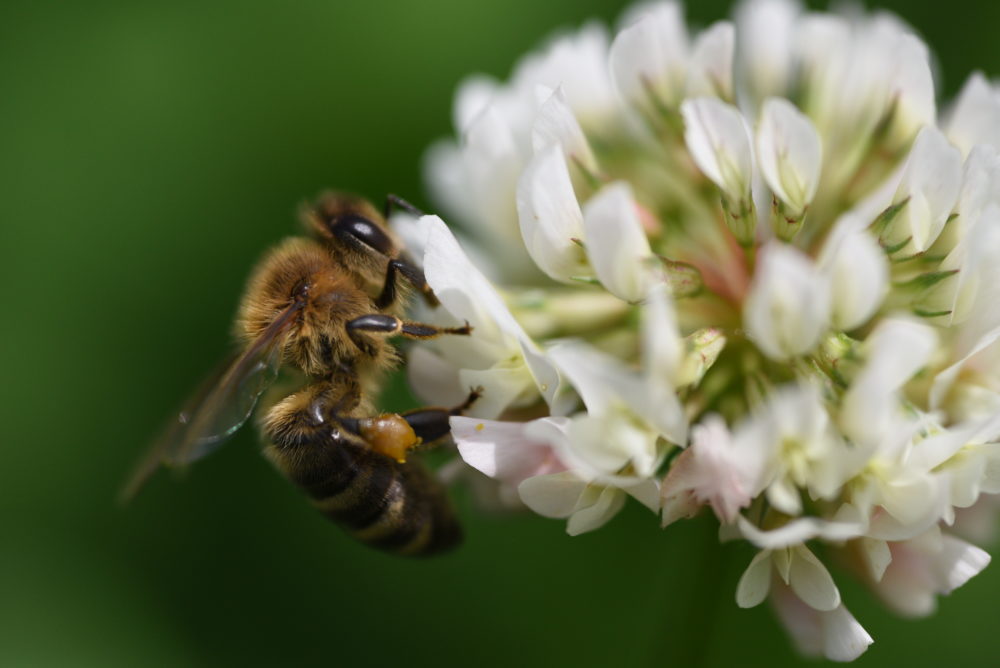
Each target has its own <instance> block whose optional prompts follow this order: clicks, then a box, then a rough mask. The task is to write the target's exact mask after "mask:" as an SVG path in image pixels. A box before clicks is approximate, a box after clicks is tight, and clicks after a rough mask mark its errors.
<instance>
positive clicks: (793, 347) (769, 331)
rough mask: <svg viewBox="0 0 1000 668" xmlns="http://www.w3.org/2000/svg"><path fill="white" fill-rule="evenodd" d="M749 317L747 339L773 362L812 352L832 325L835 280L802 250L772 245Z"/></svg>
mask: <svg viewBox="0 0 1000 668" xmlns="http://www.w3.org/2000/svg"><path fill="white" fill-rule="evenodd" d="M743 317H744V322H745V326H746V330H747V334H748V335H749V336H750V338H751V339H752V340H753V341H754V343H756V344H757V346H758V347H759V348H760V349H761V350H762V351H763V352H764V353H765V354H766V355H767V356H768V357H771V358H773V359H777V360H784V359H788V358H789V357H792V356H794V355H800V354H802V353H805V352H808V351H810V350H812V349H813V348H814V347H815V345H816V344H817V343H818V342H819V339H820V337H821V336H822V335H823V334H824V333H825V332H826V330H827V327H828V325H829V319H830V285H829V281H828V279H827V278H826V277H825V276H823V275H822V274H821V273H820V272H819V271H818V270H817V269H816V267H815V266H814V265H813V264H812V261H811V260H810V259H809V257H808V256H806V255H805V254H803V253H802V252H801V251H798V250H796V249H794V248H793V247H791V246H789V245H786V244H783V243H779V242H772V243H770V244H768V245H767V246H765V247H763V248H762V249H761V252H760V258H759V262H758V266H757V270H756V273H755V275H754V279H753V283H752V284H751V285H750V293H749V295H748V296H747V299H746V301H745V302H744V305H743Z"/></svg>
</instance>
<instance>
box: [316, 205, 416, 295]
mask: <svg viewBox="0 0 1000 668" xmlns="http://www.w3.org/2000/svg"><path fill="white" fill-rule="evenodd" d="M303 221H304V223H305V225H306V228H307V230H308V232H309V233H310V235H312V236H313V237H315V238H317V239H319V240H320V241H322V242H323V243H324V244H325V245H326V246H327V247H328V248H329V249H330V251H331V253H333V255H334V257H335V258H336V260H337V261H338V262H340V263H341V264H344V265H346V266H348V267H349V268H350V269H351V270H352V271H355V272H357V273H359V274H361V275H362V276H364V277H365V278H367V279H371V280H375V281H377V280H378V277H379V276H380V275H383V274H384V273H385V262H386V260H387V259H390V258H395V257H396V256H397V255H398V252H399V251H398V248H399V246H398V244H397V242H396V240H395V237H394V236H393V234H392V232H390V231H389V228H388V226H387V225H386V223H385V218H384V217H383V216H382V214H381V213H379V211H378V210H377V209H376V208H375V207H374V206H372V204H371V203H370V202H368V200H366V199H364V198H362V197H358V196H356V195H349V194H344V193H324V194H323V195H321V196H320V197H319V199H318V201H317V202H316V204H314V205H313V206H310V207H307V208H306V209H305V210H304V212H303Z"/></svg>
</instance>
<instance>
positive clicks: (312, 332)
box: [123, 193, 479, 555]
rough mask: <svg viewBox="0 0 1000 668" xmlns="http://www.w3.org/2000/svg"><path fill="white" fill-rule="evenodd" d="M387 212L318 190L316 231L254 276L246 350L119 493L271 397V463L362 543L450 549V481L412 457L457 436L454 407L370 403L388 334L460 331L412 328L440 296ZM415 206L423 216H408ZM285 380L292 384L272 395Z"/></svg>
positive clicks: (223, 436)
mask: <svg viewBox="0 0 1000 668" xmlns="http://www.w3.org/2000/svg"><path fill="white" fill-rule="evenodd" d="M393 205H395V206H400V207H403V208H408V209H411V210H413V209H412V206H411V205H409V204H408V203H406V202H405V200H401V199H399V198H397V197H394V196H390V197H389V198H388V200H387V202H386V208H385V212H384V214H383V213H380V212H379V211H378V210H376V209H375V207H373V206H372V205H371V204H370V203H369V202H367V201H366V200H364V199H362V198H359V197H356V196H352V195H346V194H338V193H328V194H325V195H322V196H321V197H320V198H319V200H318V202H317V203H316V204H315V205H314V206H310V207H307V208H306V209H305V210H304V211H303V216H302V218H303V221H304V223H305V226H306V231H307V234H308V236H306V237H293V238H289V239H286V240H284V241H283V242H281V243H280V244H279V245H278V246H277V247H276V248H274V249H273V250H272V251H270V252H269V253H268V254H267V255H266V256H265V257H264V259H263V260H262V261H261V262H260V264H259V265H258V266H257V268H256V269H255V270H254V271H253V273H252V274H251V276H250V279H249V282H248V284H247V288H246V291H245V294H244V296H243V299H242V303H241V305H240V308H239V314H238V317H237V319H236V324H235V333H236V338H237V340H238V341H239V343H240V344H241V346H242V352H240V353H239V354H238V355H237V356H235V358H234V359H233V360H232V361H231V362H230V363H229V364H227V365H225V366H223V367H221V372H220V373H217V374H216V375H215V376H214V377H212V378H210V379H209V380H208V381H206V383H205V384H204V385H203V387H202V388H201V389H200V390H199V391H197V392H196V393H195V394H194V396H193V397H192V398H191V400H190V401H189V402H188V403H187V405H186V406H185V407H184V409H183V410H181V412H180V413H179V414H178V415H177V417H176V419H174V420H172V421H171V423H170V424H169V426H168V428H167V429H166V430H165V431H164V433H163V434H162V436H161V437H160V438H159V439H158V440H157V441H156V442H155V443H154V445H153V447H152V448H151V450H150V453H149V455H148V456H147V457H146V458H145V459H144V460H143V461H142V462H141V463H140V465H139V466H138V467H137V469H136V471H135V473H134V474H133V476H132V478H131V479H130V480H129V482H128V484H127V485H126V487H125V490H124V492H123V496H124V497H125V498H130V497H131V496H133V495H134V494H135V493H136V492H137V491H138V489H139V488H140V487H141V486H142V485H143V484H144V483H145V481H146V480H147V478H148V477H149V476H150V475H151V474H152V473H153V472H154V471H155V470H156V468H157V467H158V466H159V465H160V464H161V463H162V464H166V465H170V466H178V465H185V464H189V463H191V462H193V461H195V460H197V459H200V458H201V457H204V456H205V455H207V454H209V453H210V452H212V451H213V450H215V449H216V448H218V447H219V446H220V445H221V444H222V443H224V442H225V441H226V440H227V439H228V438H229V437H230V436H231V435H232V434H233V433H234V432H235V431H236V430H237V429H239V428H240V427H241V426H242V425H243V424H244V423H245V422H246V421H247V420H248V419H249V417H250V415H251V413H252V412H253V411H254V408H255V405H256V404H257V403H258V400H259V399H260V398H261V396H262V395H264V396H265V400H264V401H263V403H264V405H265V406H264V408H263V410H262V414H263V415H262V418H261V419H260V426H261V431H262V434H263V436H264V440H265V441H266V446H265V449H264V454H265V456H266V457H267V458H268V459H269V460H270V461H271V462H272V463H273V464H274V465H275V467H277V469H278V470H279V471H281V472H282V473H283V474H284V475H285V476H286V477H287V478H288V479H289V480H291V481H292V482H293V483H295V484H296V485H297V486H298V487H300V488H301V489H302V490H303V491H304V492H305V493H306V494H307V495H308V496H309V497H310V499H311V500H312V503H313V505H314V506H316V508H318V509H319V510H320V512H322V513H323V514H324V515H325V516H326V517H328V518H329V519H331V520H333V521H334V522H336V523H337V524H339V525H341V526H342V527H343V528H345V529H346V530H347V531H348V532H350V533H351V534H353V535H354V536H355V537H356V538H358V539H359V540H361V541H362V542H364V543H367V544H368V545H371V546H373V547H376V548H381V549H384V550H387V551H390V552H394V553H397V554H408V555H428V554H432V553H435V552H440V551H443V550H446V549H448V548H451V547H453V546H454V545H456V544H457V543H458V542H459V541H460V539H461V528H460V526H459V524H458V522H457V520H456V518H455V516H454V514H453V512H452V510H451V506H450V504H449V502H448V498H447V495H446V493H445V490H444V488H443V486H442V485H441V484H440V483H439V482H438V481H437V480H436V479H435V478H434V477H433V476H432V475H431V474H430V473H429V472H428V471H427V470H426V469H425V468H423V467H422V466H421V465H420V463H419V462H416V461H413V460H412V459H410V460H408V459H407V453H408V452H409V451H410V450H411V449H412V448H414V447H415V446H417V445H419V444H421V443H433V442H435V441H439V440H441V439H443V438H444V437H446V436H447V435H448V433H449V425H448V420H449V418H450V417H451V416H452V415H458V414H461V413H462V412H463V411H464V410H466V409H467V408H469V406H471V404H472V403H473V402H474V401H475V400H476V399H477V398H478V396H479V392H478V391H477V390H473V391H471V392H470V394H469V397H468V398H467V400H466V401H465V402H464V403H463V404H462V405H460V406H456V407H453V408H422V409H418V410H414V411H411V412H408V413H401V414H396V413H388V414H379V413H378V412H377V411H376V410H375V408H374V406H373V405H372V401H371V397H372V396H373V395H374V394H375V393H376V392H377V389H378V384H379V380H380V379H381V377H382V376H383V375H384V374H385V373H386V372H387V371H388V370H390V369H391V368H393V367H394V366H395V365H397V364H398V362H399V354H398V352H397V351H396V349H395V347H394V346H393V345H391V343H390V342H389V338H390V337H395V336H402V337H405V338H409V339H429V338H435V337H438V336H443V335H458V336H464V335H468V334H469V333H470V332H471V327H469V325H468V323H466V325H465V326H463V327H453V328H442V327H436V326H434V325H429V324H424V323H420V322H411V321H408V320H404V319H403V318H402V317H401V316H402V312H403V309H404V308H405V305H406V302H407V299H408V296H409V295H410V294H412V292H413V291H417V292H419V293H420V294H421V295H422V297H423V298H424V299H425V300H426V301H427V302H428V303H429V304H431V305H434V304H436V299H435V297H434V295H433V292H432V291H431V289H430V287H429V286H428V285H427V282H426V280H425V279H424V275H423V273H422V271H421V270H420V269H419V268H418V267H417V266H416V265H415V264H414V263H413V262H412V261H411V260H410V259H409V258H408V257H407V256H406V255H405V253H404V252H403V250H402V246H401V244H400V243H399V242H398V240H397V239H396V238H395V236H394V235H393V233H392V231H391V230H390V229H389V227H388V226H387V224H386V220H387V218H388V215H389V211H390V207H391V206H393ZM414 211H415V210H414ZM279 372H284V373H283V375H285V376H288V375H292V376H294V377H297V378H298V382H297V389H294V390H292V391H291V392H290V393H289V391H288V390H286V391H283V392H279V393H277V396H271V395H273V394H275V393H274V392H269V393H268V394H265V390H266V389H267V388H268V387H269V386H271V385H272V382H273V381H274V380H275V378H276V377H277V376H278V374H279Z"/></svg>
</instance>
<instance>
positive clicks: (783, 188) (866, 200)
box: [411, 0, 1000, 661]
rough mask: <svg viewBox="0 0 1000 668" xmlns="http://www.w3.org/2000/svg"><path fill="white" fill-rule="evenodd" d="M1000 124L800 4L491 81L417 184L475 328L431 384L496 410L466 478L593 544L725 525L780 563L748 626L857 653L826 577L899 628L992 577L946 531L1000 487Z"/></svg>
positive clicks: (433, 265)
mask: <svg viewBox="0 0 1000 668" xmlns="http://www.w3.org/2000/svg"><path fill="white" fill-rule="evenodd" d="M998 100H1000V90H998V89H997V88H995V87H994V86H993V85H992V84H991V83H989V82H988V81H987V80H986V79H985V78H984V77H983V76H981V75H979V74H973V75H972V76H971V77H970V79H969V81H968V83H967V84H966V85H965V87H964V88H963V90H962V91H961V93H960V94H959V97H958V99H957V100H955V101H954V102H953V103H952V104H951V105H950V106H949V107H947V108H946V109H945V110H944V111H943V112H941V113H939V111H938V108H937V102H936V96H935V90H934V80H933V76H932V69H931V64H930V55H929V52H928V49H927V47H926V46H925V45H924V44H923V42H922V41H921V40H920V39H919V38H918V37H916V36H915V35H914V34H913V32H912V30H910V28H909V27H908V26H906V25H905V24H904V23H903V22H902V21H901V20H899V19H897V18H895V17H892V16H889V15H886V14H873V15H864V14H859V13H857V12H855V13H852V14H851V15H846V14H845V15H841V14H836V13H821V12H811V11H807V10H806V9H804V8H803V7H802V6H801V5H799V4H797V3H796V2H794V1H793V0H746V1H744V2H742V4H740V5H739V6H738V8H737V9H736V11H735V14H734V18H733V20H732V21H721V22H719V23H715V24H713V25H710V26H708V27H707V28H705V29H704V30H701V31H696V32H690V31H689V30H688V29H687V27H686V26H685V23H684V17H683V9H682V7H681V5H680V4H679V3H677V2H672V1H670V0H668V1H666V2H657V3H651V4H649V3H647V4H640V5H638V6H636V7H634V8H632V9H631V10H629V11H628V12H627V13H626V15H625V16H624V17H623V20H622V22H621V24H620V28H619V29H617V31H616V32H613V34H610V35H609V33H608V31H606V30H605V29H604V28H603V27H601V26H599V25H597V24H588V25H587V26H585V27H583V28H582V29H580V30H579V31H577V32H575V33H571V34H567V35H564V36H562V37H559V38H556V39H555V40H553V41H551V42H549V43H548V44H547V45H546V46H544V47H543V48H542V49H541V50H540V51H538V52H536V53H533V54H531V55H529V56H527V57H526V58H525V59H524V60H523V61H522V62H521V64H520V65H519V66H518V67H517V68H516V69H515V71H514V74H513V75H512V77H511V78H510V80H509V81H506V82H502V81H495V80H488V79H485V78H483V77H476V78H473V79H470V80H469V81H468V82H467V83H465V84H464V85H463V86H462V87H461V89H460V90H459V93H458V95H457V98H456V103H455V125H456V132H457V136H456V138H455V139H454V140H444V141H442V142H440V143H439V144H437V145H436V146H434V147H433V148H432V149H431V151H430V152H429V153H428V158H427V163H426V164H427V178H428V181H429V183H430V184H431V187H432V190H433V192H434V194H435V195H436V196H437V197H438V198H439V201H440V204H441V206H442V208H443V213H444V215H445V216H446V217H447V218H448V219H449V222H453V223H454V224H455V225H456V226H457V229H461V230H462V231H463V235H464V236H463V242H462V243H459V242H458V241H457V240H456V237H455V236H454V235H453V233H452V232H451V231H450V230H449V229H448V228H447V227H446V226H445V225H444V223H442V222H441V220H440V219H437V218H424V219H422V220H421V221H419V222H418V223H417V225H416V230H417V231H416V233H415V234H416V235H417V236H418V237H420V239H421V241H420V243H419V245H420V247H421V248H423V249H425V250H424V268H425V272H426V276H427V279H428V281H429V283H430V285H431V287H432V288H433V289H434V290H435V292H436V293H437V295H438V296H439V297H440V300H441V303H442V307H441V308H439V309H436V310H433V311H431V312H429V313H427V314H425V315H426V317H427V318H428V319H430V320H434V319H438V320H440V321H442V322H449V323H453V322H456V321H457V322H461V321H463V320H468V321H469V322H470V323H471V324H472V325H473V326H474V327H475V330H474V332H473V334H472V336H471V337H469V338H468V340H464V341H453V340H448V341H443V340H440V341H434V342H428V343H427V344H426V345H422V346H419V347H417V348H415V349H413V350H412V351H411V376H412V380H413V382H414V385H415V387H416V390H417V391H418V392H419V393H421V394H423V395H424V396H427V397H430V398H435V399H438V400H446V399H445V397H459V396H462V395H463V393H465V392H467V390H468V387H469V386H482V387H483V388H484V392H483V399H482V401H481V403H479V404H477V405H475V406H474V407H473V409H472V415H471V416H469V417H455V418H454V419H453V420H452V430H453V434H454V437H455V440H456V442H457V444H458V448H459V451H460V453H461V456H462V457H463V458H464V460H465V462H467V463H468V464H469V465H470V466H472V467H473V468H475V469H478V470H479V471H481V472H482V473H484V474H486V475H487V476H490V477H492V478H495V479H496V480H497V481H498V483H499V484H500V485H501V486H502V488H503V489H504V490H505V498H508V499H510V500H512V501H514V502H517V501H519V502H521V503H523V504H525V505H527V506H528V507H529V508H531V509H532V510H534V511H536V512H537V513H539V514H541V515H544V516H547V517H555V518H563V519H566V520H567V521H568V526H567V530H568V531H569V533H571V534H578V533H582V532H585V531H590V530H595V529H597V528H598V527H600V526H602V525H603V524H604V523H606V522H608V521H609V520H611V519H612V517H613V516H614V515H615V513H617V512H618V510H619V509H620V508H621V507H622V506H623V504H624V503H626V501H627V499H628V498H629V497H632V498H633V499H636V500H638V501H639V502H640V503H641V504H642V505H644V506H645V507H647V508H649V509H650V510H651V511H652V512H653V513H655V514H656V515H658V516H659V519H660V521H659V522H656V521H652V522H650V526H651V530H653V529H654V528H656V527H658V526H661V525H662V526H664V527H666V529H665V530H668V531H669V530H670V525H671V524H672V523H674V522H677V521H680V520H682V519H683V518H686V517H690V516H692V515H695V514H697V513H699V512H701V511H704V510H707V511H709V512H711V513H712V514H714V516H715V517H716V518H717V519H718V522H719V523H720V525H721V528H720V537H721V538H722V539H724V540H743V541H747V542H748V543H750V544H751V545H753V546H754V547H755V548H756V549H757V550H758V551H757V554H756V556H755V557H754V558H753V559H752V561H751V562H750V563H749V564H748V566H747V569H746V571H745V573H744V575H743V577H742V578H741V580H740V582H739V584H738V586H737V590H736V600H737V602H738V604H739V605H740V606H742V607H750V606H753V605H757V604H759V603H761V602H763V601H765V600H769V601H770V602H771V603H772V604H773V605H774V607H775V609H776V611H777V613H778V618H779V619H780V620H781V621H782V622H783V623H784V625H785V626H786V628H787V629H788V631H789V632H790V633H791V635H792V637H793V639H794V641H795V644H796V646H797V647H799V648H800V649H801V650H802V651H804V652H806V653H810V654H819V655H823V656H826V657H827V658H829V659H833V660H838V661H848V660H852V659H854V658H856V657H857V656H859V655H860V654H861V653H862V652H864V651H865V649H866V648H867V647H868V646H869V645H870V644H871V642H872V639H871V637H870V636H869V635H868V633H867V632H866V631H865V630H864V628H863V627H862V625H861V623H860V622H859V621H858V620H856V619H855V618H854V617H853V616H852V615H851V613H850V612H848V610H847V608H846V607H845V603H844V601H843V600H842V598H841V594H840V590H839V588H838V587H837V584H836V582H835V579H834V577H833V576H832V575H831V573H830V571H829V570H828V569H827V567H826V565H825V564H826V563H827V562H828V561H829V560H830V559H837V560H838V561H840V562H841V563H846V564H849V565H851V566H852V568H853V572H854V573H855V574H856V576H857V577H858V578H859V579H861V580H862V581H864V582H865V583H867V584H868V585H869V586H870V587H871V588H872V589H873V590H874V591H875V592H876V593H877V594H878V595H879V596H880V597H881V598H882V599H883V600H884V601H885V602H886V603H887V605H889V606H890V607H891V608H893V609H894V610H897V611H899V612H901V613H902V614H906V615H923V614H928V613H929V612H930V611H931V610H933V608H934V606H935V601H936V597H937V596H940V595H943V594H947V593H949V592H950V591H952V590H954V589H955V588H956V587H959V586H961V585H962V584H964V583H965V582H966V581H967V580H969V579H970V578H971V577H972V576H973V575H975V574H976V573H978V572H979V571H980V570H982V568H984V567H985V566H986V564H987V563H988V561H989V556H988V555H987V554H986V553H985V552H984V551H982V550H981V549H979V548H977V547H974V546H973V545H971V544H969V543H967V542H965V541H964V540H963V539H961V538H959V537H958V535H957V533H958V532H959V531H960V530H961V525H962V522H961V521H959V522H956V520H961V518H963V517H971V513H972V512H973V510H974V508H987V509H992V508H996V507H997V506H996V504H995V503H992V502H990V501H989V500H988V499H985V500H984V497H985V496H986V495H993V494H997V493H1000V474H998V471H1000V445H998V439H1000V419H998V415H1000V263H997V262H996V261H995V258H996V257H1000V102H998ZM471 258H477V260H476V261H475V262H474V261H473V260H472V259H471ZM953 525H954V526H953Z"/></svg>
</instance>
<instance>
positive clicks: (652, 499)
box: [621, 479, 660, 513]
mask: <svg viewBox="0 0 1000 668" xmlns="http://www.w3.org/2000/svg"><path fill="white" fill-rule="evenodd" d="M621 490H622V491H623V492H625V493H626V494H628V495H629V496H631V497H632V498H633V499H635V500H636V501H638V502H639V503H641V504H642V505H644V506H646V507H647V508H649V509H650V510H652V511H653V512H654V513H658V512H660V485H659V483H657V481H656V480H653V479H649V480H643V481H642V482H639V483H636V484H635V485H628V486H623V487H622V488H621Z"/></svg>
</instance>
